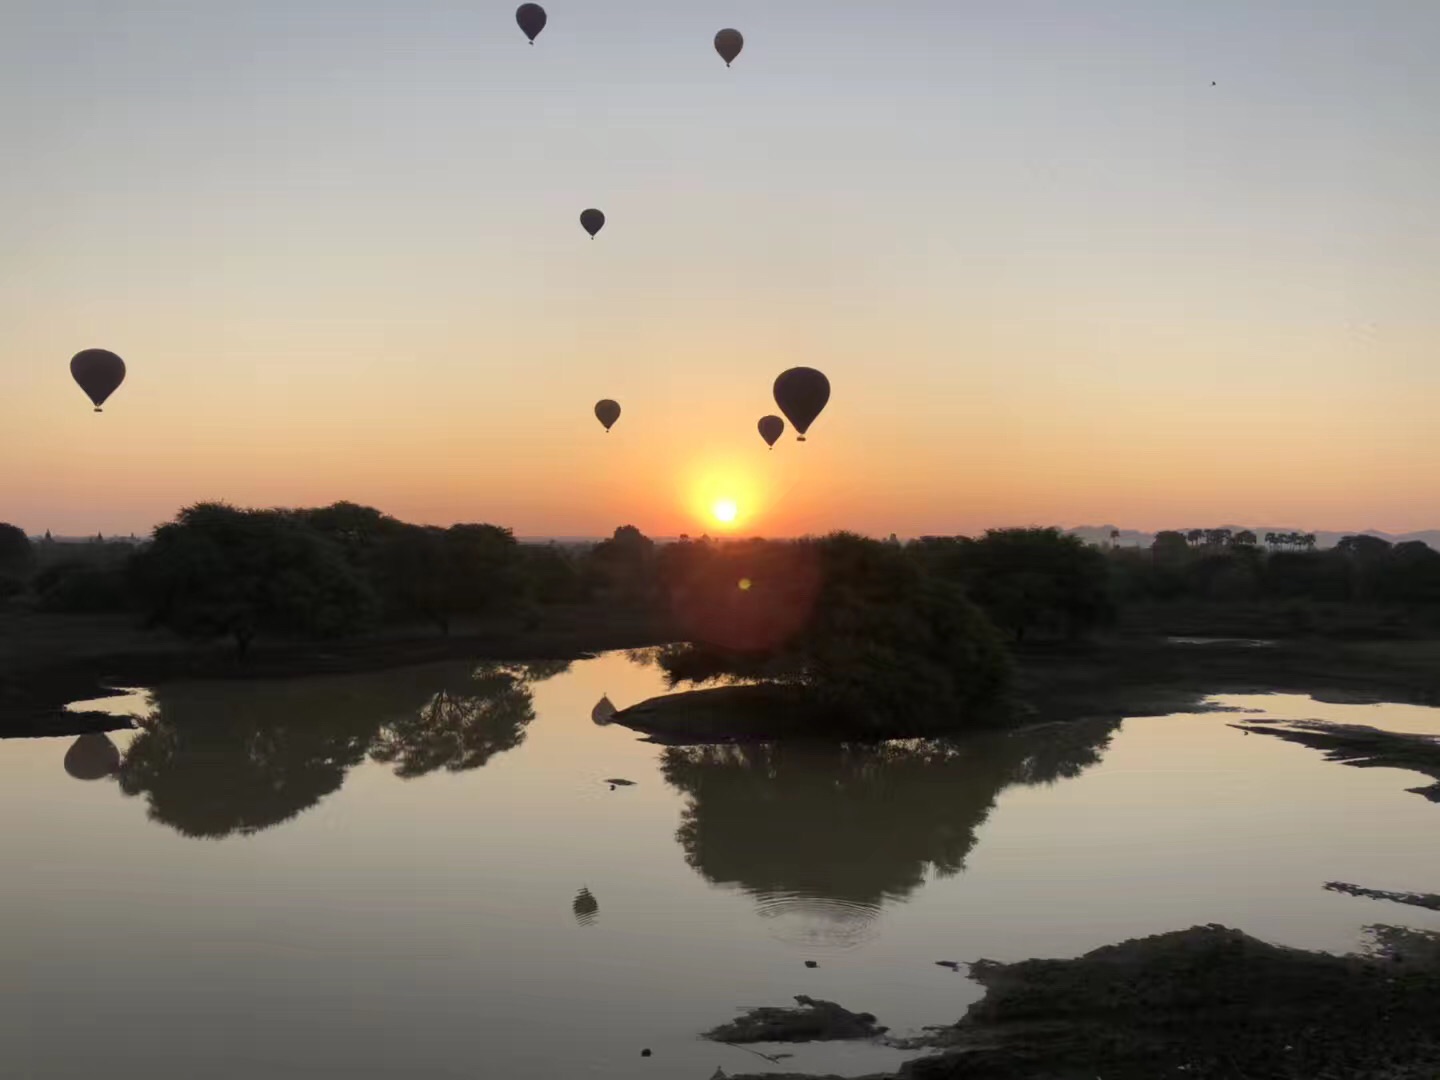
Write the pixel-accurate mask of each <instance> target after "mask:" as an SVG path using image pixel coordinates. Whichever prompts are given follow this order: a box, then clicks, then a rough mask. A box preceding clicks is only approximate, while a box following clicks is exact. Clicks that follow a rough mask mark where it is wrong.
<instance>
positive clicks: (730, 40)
mask: <svg viewBox="0 0 1440 1080" xmlns="http://www.w3.org/2000/svg"><path fill="white" fill-rule="evenodd" d="M743 48H745V36H744V35H743V34H741V33H740V31H739V30H721V31H720V32H719V33H718V34H716V35H715V51H716V52H718V53H719V54H720V59H722V60H724V61H725V66H726V67H729V66H730V65H731V64H733V63H734V62H735V58H736V57H737V56H739V55H740V50H741V49H743Z"/></svg>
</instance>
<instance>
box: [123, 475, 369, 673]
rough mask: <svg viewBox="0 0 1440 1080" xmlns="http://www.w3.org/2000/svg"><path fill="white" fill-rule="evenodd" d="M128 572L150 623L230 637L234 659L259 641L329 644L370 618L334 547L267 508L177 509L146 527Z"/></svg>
mask: <svg viewBox="0 0 1440 1080" xmlns="http://www.w3.org/2000/svg"><path fill="white" fill-rule="evenodd" d="M134 572H135V581H136V583H137V585H138V587H139V590H140V593H141V595H142V597H143V599H144V601H145V603H146V604H147V606H148V611H149V616H150V618H151V620H152V621H153V622H155V623H158V624H162V625H165V626H168V627H170V628H172V629H174V630H175V631H177V632H178V633H181V634H185V635H187V636H192V637H197V638H212V637H229V638H232V639H233V640H234V642H235V646H236V649H237V650H238V651H239V653H240V655H241V656H242V657H243V656H244V655H245V653H246V652H247V651H248V649H249V647H250V644H251V642H252V641H253V640H254V639H255V638H256V636H258V635H261V634H278V635H299V636H307V637H334V636H338V635H342V634H346V633H349V632H352V631H354V630H357V629H360V628H361V627H363V626H364V625H365V624H366V623H367V622H368V621H369V619H370V617H371V616H372V615H373V611H374V597H373V595H372V593H371V592H370V590H369V589H368V588H367V587H366V585H365V584H364V583H363V582H362V580H361V579H360V578H359V576H358V575H357V574H356V573H355V571H354V569H353V568H352V567H350V566H349V565H348V564H347V563H346V561H345V559H344V557H343V556H342V554H341V552H340V550H339V548H337V547H336V546H335V545H334V544H331V543H329V542H327V541H326V540H325V539H324V538H323V537H321V536H320V535H319V534H317V533H316V532H315V531H314V530H312V529H310V528H309V527H308V526H306V525H305V523H304V522H303V521H302V520H301V519H299V518H298V517H295V516H293V515H290V514H286V513H282V512H280V511H275V510H237V509H235V508H233V507H230V506H225V505H223V504H219V503H201V504H198V505H196V506H192V507H189V508H187V509H185V510H182V511H181V512H180V513H179V515H178V516H177V517H176V519H175V521H173V522H171V523H169V524H167V525H162V526H161V527H160V528H158V529H157V530H155V540H154V542H153V543H152V544H151V545H150V546H149V547H148V548H146V549H144V550H143V551H141V552H140V553H139V554H137V555H136V556H135V562H134Z"/></svg>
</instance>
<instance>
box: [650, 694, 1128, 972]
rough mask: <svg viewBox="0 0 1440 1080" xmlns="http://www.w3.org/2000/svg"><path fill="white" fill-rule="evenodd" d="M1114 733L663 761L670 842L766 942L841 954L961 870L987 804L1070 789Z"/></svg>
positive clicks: (715, 754) (1106, 727)
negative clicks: (1054, 787) (832, 948)
mask: <svg viewBox="0 0 1440 1080" xmlns="http://www.w3.org/2000/svg"><path fill="white" fill-rule="evenodd" d="M1118 726H1119V724H1118V722H1114V721H1105V722H1098V723H1084V724H1068V725H1064V726H1063V727H1061V728H1053V729H1047V730H1046V731H1044V732H1037V733H1035V734H1033V735H1030V734H1024V735H1012V736H993V737H985V738H977V739H970V740H966V741H963V742H954V743H944V742H918V741H917V742H903V743H898V742H897V743H887V744H881V745H815V744H796V743H788V744H787V743H776V744H763V745H740V746H698V747H672V748H669V749H667V750H666V751H665V754H664V758H663V761H662V767H663V769H664V773H665V778H666V780H668V781H669V782H670V783H671V784H672V785H673V786H675V787H676V788H677V789H679V790H680V791H682V792H684V793H685V794H686V795H688V796H689V800H690V801H689V805H688V806H687V807H686V808H685V810H684V811H683V812H682V817H681V824H680V829H679V831H678V832H677V834H676V840H677V841H678V842H679V844H680V846H681V847H682V848H683V849H684V852H685V861H686V862H687V863H689V864H690V866H692V867H694V868H695V869H696V870H697V871H699V872H700V873H701V874H702V875H703V876H704V877H705V878H706V879H708V880H709V881H711V882H714V883H716V884H719V885H728V886H732V887H735V888H739V889H742V890H744V891H745V892H747V893H750V894H751V895H753V896H754V897H755V898H756V899H757V901H758V905H759V909H760V912H761V914H762V915H764V916H765V917H767V918H771V919H774V920H775V929H776V933H777V935H778V936H780V937H784V938H789V939H793V940H801V941H804V942H807V943H808V942H817V941H818V942H824V943H827V944H831V945H848V944H854V943H856V942H858V941H861V940H863V939H864V938H865V937H867V936H868V934H869V932H870V929H871V924H872V923H873V920H874V918H875V916H876V915H877V914H878V913H879V911H880V909H881V907H882V906H883V904H884V903H885V902H886V901H894V900H903V899H905V898H906V897H907V896H909V895H910V894H911V893H912V892H914V891H915V889H917V888H918V887H919V886H920V885H921V884H923V882H924V881H925V877H926V874H927V872H932V873H934V874H935V875H937V876H939V877H948V876H950V875H953V874H956V873H958V872H959V871H960V870H962V869H963V868H964V865H965V857H966V856H967V855H968V854H969V852H970V850H971V848H972V847H974V844H975V834H976V830H977V829H978V828H979V827H980V825H981V824H982V823H983V822H984V821H985V819H986V817H987V816H988V814H989V812H990V809H991V807H993V806H994V804H995V800H996V798H997V796H998V795H999V794H1000V792H1001V791H1003V790H1004V789H1005V788H1006V787H1009V786H1011V785H1014V784H1042V783H1051V782H1054V781H1056V780H1060V779H1064V778H1067V777H1072V776H1075V775H1078V774H1079V773H1080V772H1082V771H1083V770H1084V769H1086V768H1087V767H1089V766H1091V765H1093V764H1095V763H1096V762H1098V761H1099V760H1100V757H1101V755H1102V754H1103V753H1104V751H1105V748H1106V747H1107V746H1108V745H1109V741H1110V736H1111V734H1112V733H1113V732H1114V731H1115V730H1116V728H1117V727H1118Z"/></svg>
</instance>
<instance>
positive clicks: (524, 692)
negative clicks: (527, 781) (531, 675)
mask: <svg viewBox="0 0 1440 1080" xmlns="http://www.w3.org/2000/svg"><path fill="white" fill-rule="evenodd" d="M534 719H535V708H534V703H533V699H532V698H531V696H530V686H529V684H528V683H527V682H525V681H524V678H523V676H516V675H513V674H511V673H510V672H509V671H502V670H499V669H493V670H481V671H477V672H476V675H475V682H474V685H473V686H469V687H466V688H465V689H464V690H462V691H460V692H458V693H453V692H450V691H447V690H441V691H440V692H439V693H437V694H436V695H435V696H434V697H433V698H431V699H430V700H429V701H428V702H426V703H425V704H424V705H422V706H421V707H420V708H418V709H416V710H414V711H413V712H410V713H407V714H406V715H404V716H402V717H400V718H398V719H396V720H394V721H392V722H391V723H388V724H386V725H385V726H384V727H383V728H382V729H381V730H380V733H379V735H378V736H377V737H376V739H375V744H374V746H373V747H372V748H371V750H370V756H371V757H372V758H373V759H374V760H376V761H380V762H384V763H385V764H387V765H394V766H395V775H396V776H401V777H404V778H405V779H407V780H410V779H414V778H415V777H417V776H425V775H427V774H429V773H432V772H435V771H436V770H438V769H444V770H446V771H447V772H465V771H467V770H469V769H478V768H480V767H481V766H483V765H484V764H485V763H486V762H488V761H489V760H490V759H491V758H492V757H494V756H495V755H496V754H501V753H504V752H505V751H506V750H514V749H515V748H516V747H517V746H519V745H520V744H521V743H522V742H524V741H525V729H526V728H527V727H528V726H529V724H530V721H532V720H534Z"/></svg>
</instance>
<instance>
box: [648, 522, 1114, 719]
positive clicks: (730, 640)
mask: <svg viewBox="0 0 1440 1080" xmlns="http://www.w3.org/2000/svg"><path fill="white" fill-rule="evenodd" d="M1077 543H1078V541H1077ZM1082 546H1083V545H1082ZM691 547H692V549H693V551H692V553H691V559H692V560H693V562H692V565H691V567H690V571H689V577H688V578H687V579H686V580H683V581H676V582H674V583H672V585H671V588H672V590H673V593H672V594H673V595H674V596H675V597H676V598H677V600H676V613H677V619H678V621H679V622H680V624H681V626H682V628H683V629H684V632H685V633H686V635H687V636H688V637H689V638H690V641H691V642H692V644H691V645H689V646H688V647H686V648H683V649H679V650H671V651H669V652H667V653H666V654H664V655H663V656H662V657H661V665H662V666H663V667H664V668H665V669H666V671H667V673H668V674H669V675H670V676H671V679H672V681H680V680H685V681H701V680H704V679H708V678H714V677H717V676H726V675H729V676H737V677H758V678H763V679H766V680H769V681H776V682H783V683H792V684H796V685H798V686H801V687H804V689H805V692H806V697H807V700H809V701H811V702H813V703H816V704H818V705H819V706H821V707H822V708H824V709H827V710H829V711H830V713H831V714H832V715H833V716H834V718H835V722H836V723H837V725H839V724H844V725H848V726H850V727H851V728H852V729H854V730H856V731H859V732H866V733H871V734H897V733H903V734H916V733H919V732H921V731H925V730H942V729H953V728H954V727H956V726H958V725H960V724H962V723H964V722H965V721H966V720H967V719H970V720H973V718H974V714H975V712H976V710H977V709H979V708H981V707H983V706H984V705H986V704H987V703H989V702H991V701H993V700H994V698H995V697H996V695H997V694H998V693H999V691H1000V690H1001V689H1002V688H1003V686H1004V685H1005V683H1006V680H1007V678H1008V674H1009V665H1008V660H1007V657H1006V655H1005V651H1004V648H1003V646H1002V645H1001V644H1000V642H999V640H998V637H997V635H996V634H995V631H994V628H993V627H992V626H991V624H990V622H989V620H987V619H986V618H985V616H984V614H983V613H982V612H981V611H980V610H979V609H978V608H976V606H975V605H974V604H972V603H970V602H969V601H968V600H967V599H966V597H965V595H964V593H963V591H961V590H960V589H959V588H958V587H957V586H956V585H954V584H952V583H950V582H947V581H944V580H941V579H939V578H937V577H935V576H933V575H931V574H928V573H926V572H925V570H924V568H923V567H922V565H921V564H920V562H919V561H918V560H917V559H915V558H914V557H912V556H911V555H910V554H909V553H907V552H906V551H905V550H904V549H896V548H894V547H892V546H891V545H889V544H884V543H880V542H877V541H874V540H866V539H864V538H861V537H858V536H853V535H850V534H845V533H837V534H834V535H832V536H828V537H825V538H824V539H822V540H810V541H801V542H796V543H788V544H782V543H767V542H763V541H761V542H755V541H746V542H744V543H741V544H736V545H718V546H716V547H715V548H713V549H710V548H707V546H705V545H699V544H696V545H691ZM1096 554H1097V556H1098V553H1096Z"/></svg>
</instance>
